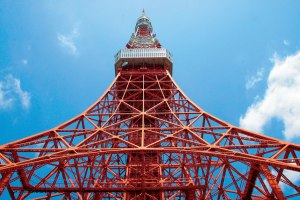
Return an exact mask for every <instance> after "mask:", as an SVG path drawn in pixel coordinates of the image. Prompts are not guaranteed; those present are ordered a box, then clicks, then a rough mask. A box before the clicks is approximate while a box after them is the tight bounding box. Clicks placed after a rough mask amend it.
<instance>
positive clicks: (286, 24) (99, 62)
mask: <svg viewBox="0 0 300 200" xmlns="http://www.w3.org/2000/svg"><path fill="white" fill-rule="evenodd" d="M143 8H145V11H146V15H147V16H148V17H149V18H150V19H151V21H152V25H153V28H154V32H155V33H156V34H157V38H158V39H159V41H160V42H161V44H162V45H163V46H164V47H166V48H168V49H169V51H171V52H172V54H173V57H174V70H173V71H174V73H173V77H174V78H175V80H176V82H177V83H178V84H179V86H180V87H181V88H182V90H183V91H184V92H185V93H186V94H187V95H188V96H189V97H190V98H191V99H192V100H193V101H194V102H196V103H197V104H198V105H199V106H200V107H201V108H203V109H204V110H206V111H207V112H210V113H211V114H213V115H215V116H217V117H219V118H221V119H223V120H225V121H228V122H229V123H232V124H234V125H237V126H239V125H242V126H243V127H246V128H248V129H251V130H255V131H260V132H263V133H264V134H266V135H270V136H273V137H276V138H279V139H284V140H289V141H293V142H296V143H300V125H299V124H300V122H299V121H300V105H299V102H300V53H299V50H300V37H299V35H300V9H299V8H300V1H290V0H286V1H279V0H278V1H271V0H269V1H267V0H266V1H259V0H256V1H238V0H235V1H233V0H230V1H221V0H220V1H158V0H154V1H143V0H142V1H141V0H138V1H132V0H130V1H129V0H128V1H124V0H123V1H96V0H94V1H93V0H92V1H89V2H88V3H87V2H84V1H71V0H69V1H33V0H26V1H25V0H20V1H6V0H0V24H1V28H0V121H1V126H0V141H1V144H4V143H7V142H9V141H13V140H16V139H20V138H23V137H26V136H30V135H32V134H35V133H38V132H41V131H43V130H47V129H50V128H52V127H55V126H57V125H58V124H60V123H62V122H64V121H66V120H68V119H70V118H72V117H74V116H75V115H78V114H79V113H81V112H82V111H84V110H85V109H86V108H87V107H88V106H89V105H91V104H92V103H93V102H95V101H96V100H97V98H98V97H99V96H101V94H102V93H103V92H104V91H105V90H106V88H107V87H108V86H109V85H110V83H111V81H112V80H113V79H114V59H113V58H114V55H115V53H117V51H118V50H119V49H121V48H124V47H125V44H126V43H127V42H128V40H129V38H130V35H131V34H132V32H133V31H134V26H135V23H136V20H137V18H138V17H139V16H140V14H141V10H142V9H143Z"/></svg>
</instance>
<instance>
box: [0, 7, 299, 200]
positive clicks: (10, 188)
mask: <svg viewBox="0 0 300 200" xmlns="http://www.w3.org/2000/svg"><path fill="white" fill-rule="evenodd" d="M115 71H116V77H115V79H114V81H113V83H112V84H111V86H110V87H109V88H108V89H107V90H106V91H105V92H104V94H103V95H102V96H101V97H100V98H99V100H97V102H96V103H94V104H93V105H91V106H90V107H89V108H88V109H87V110H86V111H84V112H83V113H81V114H80V115H78V116H76V117H74V118H73V119H71V120H69V121H67V122H65V123H63V124H61V125H59V126H57V127H55V128H53V129H51V130H48V131H45V132H42V133H38V134H36V135H33V136H30V137H27V138H24V139H21V140H18V141H14V142H11V143H8V144H5V145H1V146H0V174H1V176H0V194H2V195H3V194H5V195H9V196H10V198H11V199H36V200H37V199H63V200H65V199H82V200H84V199H95V200H96V199H106V200H108V199H111V200H112V199H114V200H121V199H122V200H123V199H124V200H138V199H147V200H148V199H149V200H150V199H151V200H158V199H168V200H178V199H190V200H192V199H289V198H291V199H292V198H294V199H297V198H300V197H299V196H300V187H299V182H298V183H295V180H296V179H297V177H299V176H300V159H299V157H300V146H299V145H296V144H292V143H288V142H285V141H281V140H278V139H274V138H271V137H268V136H265V135H261V134H258V133H254V132H251V131H247V130H244V129H241V128H238V127H235V126H233V125H231V124H229V123H227V122H224V121H222V120H220V119H218V118H216V117H214V116H212V115H211V114H209V113H207V112H205V111H204V110H202V109H201V108H200V107H198V106H197V105H196V104H195V103H193V102H192V101H191V100H190V99H189V98H188V97H187V96H186V95H185V94H184V93H183V91H182V90H181V89H180V88H179V87H178V85H177V84H176V83H175V81H174V80H173V78H172V56H171V54H170V53H169V51H168V50H167V49H165V48H162V47H161V44H160V43H159V42H158V40H157V39H156V37H155V34H153V32H152V25H151V22H150V20H149V18H148V17H146V16H145V14H144V12H143V14H142V16H141V17H140V18H138V21H137V24H136V27H135V33H134V34H133V35H132V36H131V38H130V41H129V42H128V43H127V45H126V48H125V49H122V50H120V51H119V52H118V53H117V54H116V56H115ZM195 89H196V88H195Z"/></svg>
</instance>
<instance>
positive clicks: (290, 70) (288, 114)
mask: <svg viewBox="0 0 300 200" xmlns="http://www.w3.org/2000/svg"><path fill="white" fill-rule="evenodd" d="M299 102H300V52H298V53H296V54H294V55H290V56H287V57H286V58H284V59H279V58H278V57H277V56H274V66H273V68H272V70H271V72H270V74H269V77H268V86H267V89H266V91H265V94H264V96H263V97H262V98H261V99H259V98H258V99H257V100H256V101H255V102H254V103H253V104H252V105H250V106H249V107H248V109H247V112H246V113H245V115H244V116H242V117H241V118H240V126H241V127H243V128H246V129H250V130H254V131H257V132H262V131H263V128H264V126H265V125H266V124H267V123H268V122H270V121H271V120H272V119H273V118H277V119H279V120H281V121H282V122H283V123H284V130H283V134H284V136H285V138H286V139H287V140H291V139H293V138H296V137H300V103H299Z"/></svg>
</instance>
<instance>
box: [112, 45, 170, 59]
mask: <svg viewBox="0 0 300 200" xmlns="http://www.w3.org/2000/svg"><path fill="white" fill-rule="evenodd" d="M121 58H167V59H168V60H170V61H171V62H172V55H171V53H170V52H169V51H168V50H167V49H165V48H137V49H121V50H120V51H119V52H118V53H117V54H116V55H115V62H118V61H119V60H120V59H121Z"/></svg>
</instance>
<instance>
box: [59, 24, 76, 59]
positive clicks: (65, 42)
mask: <svg viewBox="0 0 300 200" xmlns="http://www.w3.org/2000/svg"><path fill="white" fill-rule="evenodd" d="M78 36H79V33H78V31H77V29H76V28H74V29H73V31H72V32H71V34H69V35H63V34H60V33H58V34H57V39H58V41H59V45H60V46H62V47H63V48H65V49H66V50H67V52H68V53H69V54H71V55H78V49H77V47H76V45H75V42H74V39H76V38H77V37H78Z"/></svg>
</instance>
